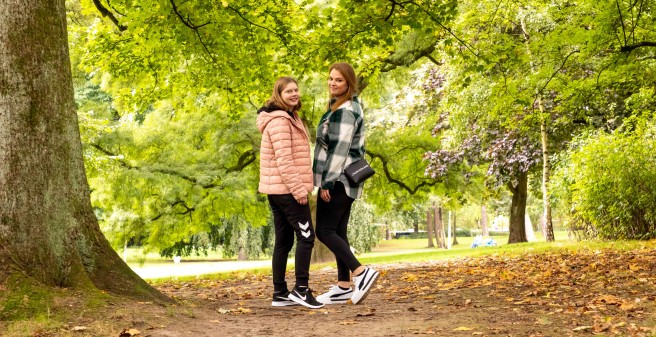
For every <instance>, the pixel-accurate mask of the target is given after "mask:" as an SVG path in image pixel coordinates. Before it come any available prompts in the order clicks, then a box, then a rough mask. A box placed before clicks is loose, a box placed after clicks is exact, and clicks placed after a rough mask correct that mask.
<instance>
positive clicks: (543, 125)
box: [538, 97, 555, 242]
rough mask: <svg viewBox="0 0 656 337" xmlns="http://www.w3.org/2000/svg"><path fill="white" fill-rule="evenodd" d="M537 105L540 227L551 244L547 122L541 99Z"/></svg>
mask: <svg viewBox="0 0 656 337" xmlns="http://www.w3.org/2000/svg"><path fill="white" fill-rule="evenodd" d="M538 103H539V104H538V105H539V107H540V112H541V113H542V115H543V116H542V118H541V121H540V133H541V135H542V205H543V208H544V215H543V223H542V226H544V227H543V228H544V229H543V232H544V235H545V237H544V238H545V240H547V242H553V241H555V239H554V232H553V222H552V221H551V202H550V199H549V180H550V175H551V163H550V162H549V152H548V147H547V145H549V144H548V134H547V121H546V118H545V116H544V107H543V106H542V99H540V97H538Z"/></svg>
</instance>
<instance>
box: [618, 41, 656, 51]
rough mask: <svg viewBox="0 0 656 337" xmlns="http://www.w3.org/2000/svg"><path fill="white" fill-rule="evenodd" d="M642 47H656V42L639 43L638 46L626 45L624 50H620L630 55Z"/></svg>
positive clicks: (623, 47)
mask: <svg viewBox="0 0 656 337" xmlns="http://www.w3.org/2000/svg"><path fill="white" fill-rule="evenodd" d="M642 47H656V42H651V41H643V42H638V43H636V44H631V45H624V46H622V48H620V51H621V52H623V53H630V52H632V51H633V50H635V49H638V48H642Z"/></svg>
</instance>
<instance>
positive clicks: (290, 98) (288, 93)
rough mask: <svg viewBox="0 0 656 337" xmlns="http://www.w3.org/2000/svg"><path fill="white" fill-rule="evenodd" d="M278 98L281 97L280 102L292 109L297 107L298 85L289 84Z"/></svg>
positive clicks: (299, 95)
mask: <svg viewBox="0 0 656 337" xmlns="http://www.w3.org/2000/svg"><path fill="white" fill-rule="evenodd" d="M280 96H281V97H282V101H283V102H285V104H287V106H288V107H290V108H293V107H295V106H297V105H298V101H299V99H300V97H301V93H300V92H299V91H298V85H296V83H294V82H291V83H289V84H287V85H286V86H285V87H284V88H283V89H282V92H281V93H280Z"/></svg>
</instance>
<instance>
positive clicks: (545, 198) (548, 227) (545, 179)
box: [520, 18, 554, 242]
mask: <svg viewBox="0 0 656 337" xmlns="http://www.w3.org/2000/svg"><path fill="white" fill-rule="evenodd" d="M520 23H521V26H522V31H523V32H524V40H525V41H526V50H527V52H528V55H529V56H531V58H532V57H533V55H532V53H531V48H530V47H529V45H528V42H529V35H528V29H526V22H525V21H524V18H522V19H521V21H520ZM531 68H532V70H533V72H534V73H535V72H536V70H535V66H534V64H533V62H532V61H531ZM537 101H538V109H539V110H540V136H541V145H542V205H543V209H544V223H543V224H544V228H545V229H544V232H545V239H546V240H547V241H548V242H553V241H554V234H553V223H552V221H551V202H550V201H549V176H550V171H551V164H550V162H549V152H548V146H547V145H549V143H548V137H549V135H548V133H547V120H548V118H550V117H551V116H550V114H546V115H545V112H544V104H542V93H541V92H538V93H537Z"/></svg>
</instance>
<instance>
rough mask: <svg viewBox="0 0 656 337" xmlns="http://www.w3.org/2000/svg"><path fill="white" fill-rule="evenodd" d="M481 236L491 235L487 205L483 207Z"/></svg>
mask: <svg viewBox="0 0 656 337" xmlns="http://www.w3.org/2000/svg"><path fill="white" fill-rule="evenodd" d="M481 235H483V236H484V237H485V236H489V235H490V231H489V230H488V224H487V208H486V207H485V205H483V206H481Z"/></svg>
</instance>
